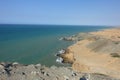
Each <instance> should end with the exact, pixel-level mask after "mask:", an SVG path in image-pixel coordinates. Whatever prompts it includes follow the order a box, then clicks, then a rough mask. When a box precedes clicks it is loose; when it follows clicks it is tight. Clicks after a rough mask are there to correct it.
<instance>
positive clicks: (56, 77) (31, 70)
mask: <svg viewBox="0 0 120 80" xmlns="http://www.w3.org/2000/svg"><path fill="white" fill-rule="evenodd" d="M0 80H119V79H115V78H112V77H109V76H106V75H103V74H98V73H94V74H92V73H80V72H76V71H73V70H72V68H71V67H56V66H51V67H45V66H42V65H41V64H36V65H33V64H31V65H22V64H19V63H17V62H14V63H3V62H1V63H0Z"/></svg>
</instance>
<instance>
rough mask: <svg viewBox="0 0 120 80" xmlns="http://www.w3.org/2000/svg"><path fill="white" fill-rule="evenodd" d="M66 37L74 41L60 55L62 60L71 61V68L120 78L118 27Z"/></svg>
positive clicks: (119, 30) (119, 34) (119, 37)
mask: <svg viewBox="0 0 120 80" xmlns="http://www.w3.org/2000/svg"><path fill="white" fill-rule="evenodd" d="M86 35H87V36H86ZM68 39H69V40H70V39H71V40H73V41H76V43H75V44H73V45H72V46H70V47H68V49H67V51H66V53H65V54H62V56H61V57H63V58H64V62H70V63H72V68H73V70H75V71H78V72H85V73H100V74H105V75H109V76H111V77H115V78H120V29H119V28H117V29H106V30H102V31H97V32H90V33H80V34H77V35H74V36H72V37H69V38H68Z"/></svg>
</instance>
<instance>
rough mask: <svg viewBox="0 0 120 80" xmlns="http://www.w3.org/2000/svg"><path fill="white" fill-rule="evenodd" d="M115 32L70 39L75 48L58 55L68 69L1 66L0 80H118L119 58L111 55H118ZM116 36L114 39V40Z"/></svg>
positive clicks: (1, 64) (84, 35) (69, 48)
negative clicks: (67, 64)
mask: <svg viewBox="0 0 120 80" xmlns="http://www.w3.org/2000/svg"><path fill="white" fill-rule="evenodd" d="M114 30H115V31H114ZM119 30H120V29H119ZM119 30H116V29H105V30H102V31H96V32H89V33H82V34H81V33H80V34H77V35H75V36H72V38H73V41H75V44H73V45H71V46H69V47H68V48H67V49H66V50H65V52H64V51H63V52H59V53H61V54H60V55H59V57H62V59H63V63H70V64H72V66H71V67H65V66H63V67H62V66H59V67H57V66H51V67H46V66H44V65H41V64H29V65H23V64H19V63H17V62H13V63H6V62H1V63H0V79H1V80H7V79H9V80H13V79H14V80H21V79H22V80H33V79H34V80H84V79H85V80H87V79H88V78H89V79H90V80H103V79H104V80H120V77H119V75H120V71H119V70H120V68H119V66H120V64H119V63H120V54H114V53H119V50H120V49H119V48H120V43H119V42H120V39H119V37H118V36H119V34H120V31H119ZM103 31H104V33H103ZM106 31H107V32H108V33H109V32H110V33H111V34H110V35H111V36H108V34H107V33H106ZM117 32H118V33H117ZM96 33H97V34H96ZM100 34H105V35H100ZM116 35H118V36H117V37H115V36H116ZM113 36H114V37H115V38H113ZM111 37H112V38H111ZM68 41H69V40H68ZM108 46H109V47H108ZM112 48H115V50H112ZM112 51H113V52H112ZM109 52H110V53H109ZM111 52H112V53H113V54H111Z"/></svg>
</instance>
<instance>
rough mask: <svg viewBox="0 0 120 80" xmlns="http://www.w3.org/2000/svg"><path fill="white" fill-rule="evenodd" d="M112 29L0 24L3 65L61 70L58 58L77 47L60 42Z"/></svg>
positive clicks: (66, 42)
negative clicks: (11, 64)
mask: <svg viewBox="0 0 120 80" xmlns="http://www.w3.org/2000/svg"><path fill="white" fill-rule="evenodd" d="M106 28H110V27H109V26H88V25H87V26H85V25H28V24H0V62H19V63H21V64H38V63H40V64H42V65H46V66H52V65H55V66H61V64H59V63H56V56H55V54H56V53H57V52H58V51H59V50H61V49H66V48H67V47H68V46H70V45H72V44H74V43H73V42H71V41H62V40H59V39H60V38H61V37H65V36H71V35H75V34H78V33H80V32H91V31H98V30H101V29H106Z"/></svg>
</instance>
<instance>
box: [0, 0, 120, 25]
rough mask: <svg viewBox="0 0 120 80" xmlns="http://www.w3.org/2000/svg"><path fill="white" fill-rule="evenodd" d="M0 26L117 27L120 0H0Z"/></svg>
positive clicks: (119, 15)
mask: <svg viewBox="0 0 120 80" xmlns="http://www.w3.org/2000/svg"><path fill="white" fill-rule="evenodd" d="M0 24H60V25H112V26H113V25H115V26H118V25H120V0H0Z"/></svg>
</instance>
